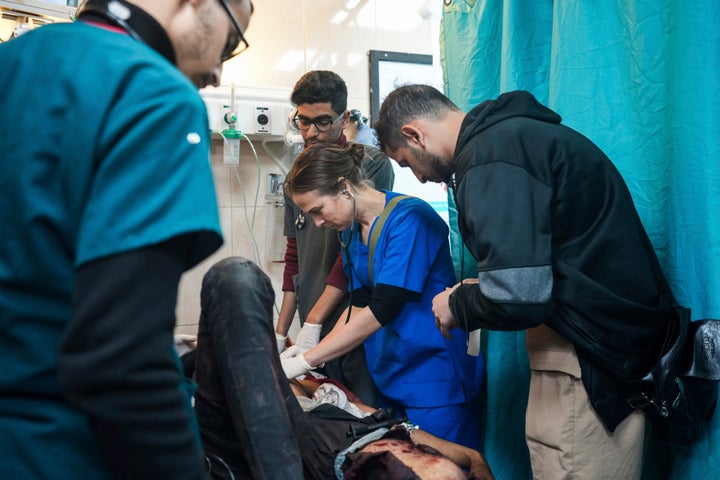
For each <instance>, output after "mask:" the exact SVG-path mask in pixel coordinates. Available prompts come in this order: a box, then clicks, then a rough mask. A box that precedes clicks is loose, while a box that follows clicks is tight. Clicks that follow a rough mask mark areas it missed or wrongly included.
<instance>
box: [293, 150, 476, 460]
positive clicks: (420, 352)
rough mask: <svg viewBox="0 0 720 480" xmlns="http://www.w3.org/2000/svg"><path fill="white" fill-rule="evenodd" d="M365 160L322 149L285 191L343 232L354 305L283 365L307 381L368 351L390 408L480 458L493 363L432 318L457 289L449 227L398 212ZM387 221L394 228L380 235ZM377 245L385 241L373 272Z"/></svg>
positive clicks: (415, 208) (414, 210) (431, 217)
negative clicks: (435, 303)
mask: <svg viewBox="0 0 720 480" xmlns="http://www.w3.org/2000/svg"><path fill="white" fill-rule="evenodd" d="M362 155H363V147H362V145H359V144H353V145H351V146H350V147H348V148H342V147H338V146H337V145H327V144H323V145H316V146H313V147H310V148H307V149H306V150H304V151H303V153H301V154H300V156H299V157H298V158H297V160H296V161H295V163H294V165H293V168H292V169H291V170H290V172H289V173H288V176H287V180H286V182H285V191H286V192H287V193H288V194H289V195H290V197H291V198H292V200H293V201H294V202H295V203H296V204H297V205H298V206H299V207H300V208H302V209H303V211H304V212H305V213H306V214H309V215H310V216H311V217H312V219H313V221H314V222H315V224H316V225H318V226H324V227H327V228H332V229H335V230H337V232H338V235H339V237H340V243H341V245H342V246H343V249H342V250H343V263H344V266H345V272H346V274H347V275H348V279H349V285H350V291H351V304H350V306H349V307H348V310H347V312H346V317H344V318H345V320H344V321H339V322H338V323H337V325H336V326H335V328H334V329H333V330H332V331H331V332H330V333H329V334H328V335H327V336H326V337H325V338H324V339H323V340H322V341H321V342H320V343H318V344H317V345H315V346H314V347H313V348H311V349H309V350H305V351H302V350H299V349H289V350H288V351H286V352H285V353H283V355H281V357H282V363H283V368H284V370H285V374H286V375H287V376H288V377H290V378H291V377H295V376H299V375H302V374H304V373H306V372H307V371H309V370H311V369H314V368H316V367H320V366H322V365H323V363H324V362H326V361H329V360H331V359H333V358H335V357H337V356H339V355H342V354H343V353H346V352H348V351H350V350H352V349H353V348H355V347H356V346H358V345H360V344H361V343H364V345H365V354H366V356H367V362H368V366H369V368H370V373H371V375H372V377H373V379H374V381H375V383H376V385H377V387H378V390H379V391H380V393H381V401H382V403H383V406H392V407H395V408H397V409H398V410H400V411H401V412H402V413H404V414H405V415H406V416H407V417H408V418H409V419H410V421H412V422H413V423H414V424H416V425H418V426H419V427H420V428H423V429H425V430H427V431H429V432H430V433H432V434H434V435H436V436H439V437H441V438H444V439H446V440H450V441H454V442H457V443H460V444H462V445H465V446H468V447H471V448H479V447H480V427H479V420H478V419H479V418H480V415H479V412H478V411H477V408H478V407H477V396H478V393H479V391H480V388H481V386H482V381H483V376H484V367H485V365H484V361H483V359H482V357H475V356H471V355H468V354H467V353H466V349H467V347H466V338H465V337H464V336H462V335H455V336H454V337H453V338H445V337H443V336H442V335H441V333H440V331H439V330H438V329H437V328H436V326H435V318H434V316H433V313H432V309H431V305H432V299H433V297H434V296H435V295H436V294H437V293H439V292H441V291H443V290H444V289H445V288H447V287H450V286H452V285H454V284H455V282H456V281H455V274H454V270H453V264H452V260H451V257H450V247H449V243H448V227H447V225H446V223H445V222H444V220H443V219H442V218H441V217H440V216H439V215H438V214H437V213H436V212H435V211H434V210H433V209H432V207H430V205H428V204H427V203H426V202H425V201H423V200H420V199H418V198H414V197H406V198H403V199H402V200H400V201H399V202H398V203H397V204H395V205H394V207H390V208H388V203H389V202H391V200H392V199H393V198H394V197H396V196H398V195H399V194H397V193H394V192H388V191H380V190H375V189H374V188H372V186H371V185H370V184H368V183H367V182H365V181H364V180H363V178H362V173H361V167H360V161H361V159H362ZM393 203H394V202H393ZM383 211H385V213H386V215H387V218H386V219H385V222H384V224H383V225H379V222H377V220H378V217H381V215H382V214H383ZM380 223H381V222H380ZM377 228H380V229H381V230H380V231H379V232H375V234H374V235H373V231H374V229H377ZM378 233H379V236H378ZM371 236H373V237H377V240H376V244H375V246H374V249H373V252H374V254H373V259H372V266H371V268H372V272H370V271H369V265H368V264H369V263H370V262H369V253H370V246H369V239H370V238H371ZM371 275H372V278H371Z"/></svg>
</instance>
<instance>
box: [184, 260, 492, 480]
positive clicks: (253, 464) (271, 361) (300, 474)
mask: <svg viewBox="0 0 720 480" xmlns="http://www.w3.org/2000/svg"><path fill="white" fill-rule="evenodd" d="M273 302H274V292H273V289H272V285H271V283H270V280H269V278H268V277H267V276H266V275H265V274H264V273H263V272H262V271H261V270H260V269H259V268H258V267H257V266H256V265H254V264H253V263H252V262H250V261H248V260H245V259H241V258H237V257H232V258H226V259H224V260H221V261H220V262H218V263H217V264H215V265H214V266H213V267H212V268H211V269H210V271H208V273H207V274H206V275H205V277H204V279H203V286H202V292H201V307H202V313H201V318H200V324H199V328H198V345H197V350H196V354H195V358H196V362H195V380H196V382H197V384H198V390H197V393H196V395H195V410H196V413H197V417H198V422H199V425H200V433H201V437H202V441H203V448H204V450H205V453H206V456H207V459H208V468H209V470H210V475H211V477H212V478H220V479H233V478H234V479H241V478H248V479H264V478H282V479H293V478H295V479H322V480H326V479H329V478H347V479H365V478H373V479H413V478H417V479H436V478H443V479H467V478H476V479H492V478H493V476H492V473H491V471H490V468H489V466H488V465H487V463H486V462H485V459H484V457H483V456H482V455H481V454H480V453H479V452H477V451H475V450H472V449H469V448H466V447H464V446H461V445H458V444H455V443H451V442H447V441H444V440H442V439H440V438H437V437H434V436H433V435H431V434H429V433H427V432H425V431H423V430H422V429H414V428H411V427H410V426H409V425H407V424H404V423H403V422H401V419H397V418H395V417H394V415H393V413H392V412H391V411H388V410H384V409H380V410H374V409H372V408H370V407H367V406H366V405H362V404H361V403H359V402H358V401H357V399H356V398H354V397H353V396H352V393H351V392H348V391H347V390H346V389H344V387H342V386H341V385H337V384H333V383H330V382H327V381H323V380H322V379H320V380H318V378H311V377H309V376H308V377H307V378H304V379H302V380H293V381H292V382H289V381H288V380H287V379H286V378H285V375H284V374H283V371H282V367H281V365H280V358H279V356H278V353H277V347H276V345H275V336H274V329H273V324H272V318H273V315H272V313H273V312H272V308H273ZM323 385H324V386H323ZM329 385H332V386H329ZM320 387H322V388H320ZM318 390H320V391H321V392H322V393H323V395H319V394H317V391H318ZM343 395H344V396H345V398H343ZM313 397H314V399H313ZM331 398H332V399H333V400H329V399H331ZM301 405H304V406H305V408H307V409H308V410H307V411H305V410H304V409H303V408H302V407H301Z"/></svg>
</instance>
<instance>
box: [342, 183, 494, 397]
mask: <svg viewBox="0 0 720 480" xmlns="http://www.w3.org/2000/svg"><path fill="white" fill-rule="evenodd" d="M396 195H398V194H397V193H394V192H386V202H388V201H389V200H390V199H392V198H393V197H395V196H396ZM374 227H375V226H374V225H373V228H374ZM370 234H372V230H371V231H370ZM349 235H350V231H349V230H346V231H345V232H343V236H344V239H343V241H347V238H348V237H349ZM352 235H353V238H352V241H351V242H350V245H349V247H348V249H349V253H350V257H351V261H352V262H351V263H352V268H349V262H348V259H347V257H346V256H345V252H343V260H344V264H345V269H346V272H347V273H348V275H349V276H350V275H352V282H353V283H352V285H353V287H354V288H359V287H360V286H364V287H367V288H370V282H369V278H368V246H367V245H364V244H363V243H362V242H361V240H360V237H359V231H357V229H355V231H354V232H353V234H352ZM374 254H375V258H374V260H373V278H374V280H375V284H380V283H382V284H386V285H391V286H395V287H402V288H404V289H407V290H410V291H412V292H415V293H417V294H419V296H418V297H417V298H413V299H410V300H408V301H406V303H405V305H404V307H403V308H402V310H401V311H400V314H399V315H398V316H397V318H395V319H394V320H393V321H392V322H390V323H389V324H388V325H385V326H384V327H383V328H381V329H380V330H378V331H377V332H375V333H374V334H373V335H372V336H370V337H369V338H368V339H367V340H366V341H365V355H366V356H367V361H368V367H369V369H370V372H371V374H372V376H373V379H374V380H375V383H376V384H377V387H378V389H379V390H380V391H381V392H382V393H383V395H384V396H386V397H388V398H390V399H392V400H394V401H396V402H398V403H400V404H402V405H404V406H406V407H435V406H442V405H452V404H458V403H463V402H466V401H469V400H470V399H472V398H473V397H475V396H476V395H477V393H478V392H479V390H480V388H481V386H482V381H483V376H484V362H483V359H482V357H473V356H470V355H467V353H466V351H467V346H466V343H465V337H464V335H460V334H456V335H453V338H452V339H451V340H450V339H447V338H445V337H443V336H442V334H441V333H440V331H439V330H438V328H437V327H436V326H435V317H434V315H433V313H432V299H433V297H435V295H437V294H438V293H440V292H441V291H443V290H444V289H445V288H446V287H449V286H452V285H454V284H455V273H454V268H453V263H452V259H451V257H450V246H449V240H448V227H447V224H446V223H445V221H444V220H443V219H442V218H441V217H440V216H439V215H438V214H437V213H436V212H435V210H433V209H432V207H431V206H430V205H429V204H427V203H426V202H425V201H423V200H421V199H418V198H408V199H405V200H402V201H401V202H400V203H398V204H397V205H396V206H395V208H394V209H393V211H392V213H391V214H390V216H389V217H388V219H387V220H386V222H385V225H384V226H383V229H382V232H381V234H380V237H379V238H378V242H377V244H376V246H375V251H374Z"/></svg>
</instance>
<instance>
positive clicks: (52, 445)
mask: <svg viewBox="0 0 720 480" xmlns="http://www.w3.org/2000/svg"><path fill="white" fill-rule="evenodd" d="M59 45H61V46H62V50H63V52H64V54H63V55H59V54H58V49H59V48H60V47H58V46H59ZM0 65H2V68H1V69H0V91H2V102H1V104H0V126H1V128H2V134H1V135H0V152H1V153H0V190H2V192H3V197H4V198H3V201H2V202H1V203H0V330H1V331H2V332H3V333H2V335H0V363H1V364H2V366H3V368H2V369H0V452H2V454H1V455H2V458H3V459H5V460H3V461H0V478H45V479H50V478H58V479H69V478H92V479H99V478H106V477H107V476H108V472H107V470H106V467H105V466H104V465H103V464H102V462H101V460H100V458H99V452H98V451H97V447H96V443H95V440H94V437H93V433H92V431H91V429H90V425H89V423H88V420H87V418H85V416H84V415H83V414H82V413H81V412H79V411H77V410H76V409H75V408H74V407H72V406H71V405H70V404H68V403H67V402H66V401H65V400H64V398H63V397H62V393H61V391H60V387H59V383H58V379H57V374H56V358H55V357H56V352H57V349H58V346H59V343H60V340H61V337H62V335H63V332H64V330H65V327H66V326H67V324H68V323H69V321H70V319H71V317H72V314H73V305H72V293H73V283H74V272H75V269H76V268H77V267H79V266H81V265H83V264H85V263H87V262H90V261H92V260H95V259H99V258H101V257H105V256H109V255H113V254H118V253H122V252H126V251H129V250H133V249H138V248H143V247H145V246H149V245H153V244H157V243H160V242H163V241H165V240H168V239H170V238H173V237H175V236H178V235H189V236H190V238H191V239H192V240H193V241H194V246H195V251H194V253H193V254H192V255H191V258H189V259H188V264H187V265H186V267H187V268H190V267H191V266H193V265H194V264H196V263H197V262H199V261H201V260H202V259H204V258H206V257H207V256H208V255H210V253H212V252H213V251H214V250H215V249H217V248H218V247H219V246H220V244H221V243H222V238H221V231H220V225H219V219H218V208H217V201H216V198H215V190H214V184H213V178H212V173H211V170H210V165H209V126H208V120H207V112H206V110H205V106H204V104H203V102H202V99H201V98H200V96H199V95H198V93H197V90H196V89H195V88H194V86H193V85H192V84H191V83H190V82H189V81H188V79H187V78H185V77H184V76H183V75H182V74H181V73H180V72H179V71H178V70H177V69H176V68H175V67H174V66H173V65H172V64H170V63H169V62H168V61H167V60H165V59H164V58H163V57H161V56H160V55H159V54H158V53H156V52H155V51H153V50H151V49H150V48H148V47H147V46H145V45H144V44H142V43H140V42H138V41H136V40H134V39H132V38H131V37H129V36H126V35H121V34H117V33H114V32H109V31H106V30H103V29H99V28H96V27H93V26H89V25H85V24H83V23H80V22H76V23H64V24H54V25H48V26H44V27H41V28H38V29H36V30H34V31H32V32H29V33H27V34H25V35H23V36H21V37H19V38H17V39H13V40H12V41H9V42H6V43H3V44H0ZM168 348H172V345H171V344H169V345H168ZM118 360H119V361H122V359H118ZM9 459H13V460H17V461H8V460H9Z"/></svg>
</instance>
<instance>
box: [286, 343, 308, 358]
mask: <svg viewBox="0 0 720 480" xmlns="http://www.w3.org/2000/svg"><path fill="white" fill-rule="evenodd" d="M305 352H307V350H302V349H300V347H298V346H297V345H292V346H290V347H289V348H286V349H285V351H284V352H282V353H281V354H280V358H293V357H297V356H298V355H301V354H303V353H305Z"/></svg>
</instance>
